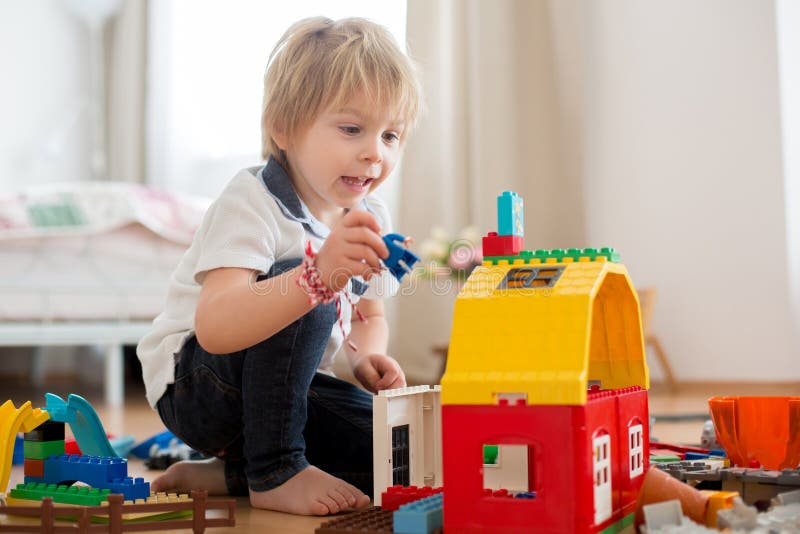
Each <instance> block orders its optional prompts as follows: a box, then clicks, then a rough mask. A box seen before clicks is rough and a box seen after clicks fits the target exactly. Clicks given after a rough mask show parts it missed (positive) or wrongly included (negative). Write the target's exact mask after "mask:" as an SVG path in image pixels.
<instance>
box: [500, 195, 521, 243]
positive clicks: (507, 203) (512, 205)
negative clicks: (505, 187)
mask: <svg viewBox="0 0 800 534" xmlns="http://www.w3.org/2000/svg"><path fill="white" fill-rule="evenodd" d="M497 235H518V236H523V235H525V221H524V217H523V203H522V197H521V196H519V195H518V194H516V193H514V192H513V191H503V194H502V195H499V196H498V197H497Z"/></svg>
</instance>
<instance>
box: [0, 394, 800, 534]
mask: <svg viewBox="0 0 800 534" xmlns="http://www.w3.org/2000/svg"><path fill="white" fill-rule="evenodd" d="M23 382H24V381H23ZM0 391H4V392H7V393H6V394H4V395H3V396H4V397H5V395H8V396H7V397H6V398H10V399H12V400H13V401H14V403H15V404H16V405H19V404H20V403H22V402H25V401H27V400H31V401H32V402H33V404H34V406H40V405H42V404H44V392H45V390H44V389H38V390H37V389H35V388H32V387H29V386H27V385H25V384H24V383H23V384H22V385H20V383H19V381H14V382H13V383H9V382H2V381H0ZM47 391H51V392H53V393H57V394H59V395H62V396H66V395H67V394H69V393H78V394H81V395H83V396H85V397H86V398H87V399H89V401H90V402H92V404H93V406H94V407H95V409H97V411H98V413H99V414H100V418H101V420H102V421H103V424H104V426H105V428H106V430H107V431H108V432H110V433H113V434H116V435H123V434H128V435H132V436H134V437H135V438H136V439H137V441H139V440H141V439H144V438H147V437H149V436H152V435H154V434H156V433H158V432H161V431H162V430H164V427H163V426H162V424H161V421H160V420H159V418H158V415H157V414H156V413H155V412H153V411H151V410H150V408H149V406H148V405H147V403H146V401H145V399H144V392H143V391H142V389H141V388H140V387H137V386H135V385H130V384H129V386H128V391H127V395H126V400H125V406H124V408H120V409H109V408H108V407H106V406H104V404H103V402H102V392H101V391H99V390H93V389H92V388H86V387H84V386H81V385H80V384H77V385H76V384H60V385H58V384H54V385H52V386H51V387H49V388H47ZM799 394H800V384H761V385H744V384H738V385H735V384H694V385H687V386H684V387H682V389H681V391H679V392H676V393H671V392H667V391H664V390H663V389H660V388H659V387H658V385H655V386H654V387H653V389H652V390H651V392H650V414H651V415H652V416H655V418H656V421H655V426H654V429H653V436H654V437H656V438H658V439H659V440H661V441H666V442H670V443H690V444H691V443H694V444H696V443H698V442H699V440H700V433H701V430H702V426H703V420H702V419H701V418H700V417H697V418H695V419H694V420H686V421H679V422H672V421H665V420H663V419H662V420H659V416H670V415H677V414H690V415H691V414H696V415H698V416H702V414H705V413H707V411H708V410H707V403H706V401H707V400H708V398H709V397H712V396H715V395H799ZM0 400H1V401H4V400H5V399H0ZM129 472H130V473H131V474H132V475H133V476H143V477H145V480H152V479H153V478H155V476H157V474H158V472H156V471H149V470H147V469H146V468H145V466H144V465H143V463H142V461H141V460H136V459H131V460H130V463H129ZM22 478H23V474H22V468H21V466H15V467H14V469H13V471H12V474H11V480H10V484H9V486H10V487H13V486H14V485H16V484H17V483H19V482H21V481H22ZM324 520H325V519H324V518H313V517H299V516H293V515H289V514H282V513H277V512H269V511H264V510H255V509H252V508H250V506H249V504H248V502H247V500H246V499H239V501H238V506H237V511H236V523H237V524H236V527H235V531H236V532H244V533H246V532H259V533H267V534H270V533H275V534H278V533H281V534H295V533H296V534H309V533H313V532H314V529H316V528H317V527H318V526H319V524H320V523H322V522H323V521H324ZM3 522H6V519H4V518H3V519H0V523H3ZM180 532H186V531H180ZM209 532H220V533H222V532H234V529H212V530H210V531H209Z"/></svg>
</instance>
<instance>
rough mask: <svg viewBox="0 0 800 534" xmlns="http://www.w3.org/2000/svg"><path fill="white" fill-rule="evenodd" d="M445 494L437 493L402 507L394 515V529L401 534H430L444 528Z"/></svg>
mask: <svg viewBox="0 0 800 534" xmlns="http://www.w3.org/2000/svg"><path fill="white" fill-rule="evenodd" d="M442 498H443V494H442V493H436V494H434V495H431V496H429V497H425V498H423V499H420V500H418V501H414V502H410V503H407V504H404V505H402V506H401V507H400V508H398V509H397V511H396V512H395V513H394V516H393V517H394V522H393V523H394V524H393V529H394V531H395V532H397V533H399V534H430V533H431V532H433V531H434V530H436V529H437V528H441V527H442V516H443V511H444V507H443V501H442Z"/></svg>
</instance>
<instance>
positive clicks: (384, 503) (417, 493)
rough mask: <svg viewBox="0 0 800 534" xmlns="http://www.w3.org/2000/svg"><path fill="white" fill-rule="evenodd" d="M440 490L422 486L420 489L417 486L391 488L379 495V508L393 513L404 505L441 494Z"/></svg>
mask: <svg viewBox="0 0 800 534" xmlns="http://www.w3.org/2000/svg"><path fill="white" fill-rule="evenodd" d="M442 489H443V488H432V487H430V486H422V487H421V488H418V487H417V486H406V487H404V486H392V487H391V488H387V489H386V491H384V492H383V493H381V508H382V509H384V510H391V511H393V512H394V511H396V510H397V509H398V508H400V507H401V506H403V505H404V504H406V503H410V502H414V501H418V500H420V499H423V498H425V497H430V496H431V495H433V494H434V493H441V492H442Z"/></svg>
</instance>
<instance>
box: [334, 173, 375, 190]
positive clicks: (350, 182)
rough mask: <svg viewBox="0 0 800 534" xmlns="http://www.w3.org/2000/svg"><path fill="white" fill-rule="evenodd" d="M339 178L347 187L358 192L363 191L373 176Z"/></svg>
mask: <svg viewBox="0 0 800 534" xmlns="http://www.w3.org/2000/svg"><path fill="white" fill-rule="evenodd" d="M341 178H342V182H344V184H345V185H346V186H347V187H348V188H349V189H352V190H353V191H358V192H361V191H364V190H365V189H366V188H367V187H368V186H369V184H371V183H372V180H373V178H359V177H358V176H342V177H341Z"/></svg>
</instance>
